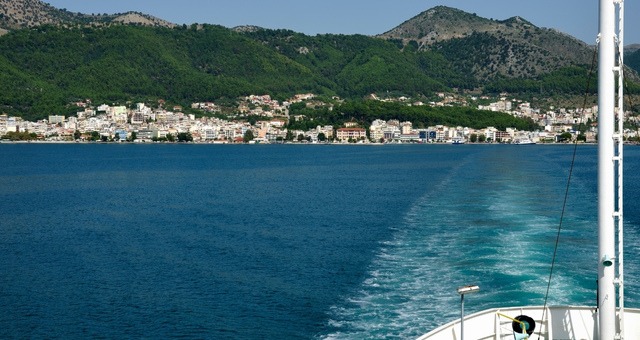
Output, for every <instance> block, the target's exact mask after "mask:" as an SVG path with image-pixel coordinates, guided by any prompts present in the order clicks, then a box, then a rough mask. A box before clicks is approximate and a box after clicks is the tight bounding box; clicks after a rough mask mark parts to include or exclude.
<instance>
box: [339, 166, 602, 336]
mask: <svg viewBox="0 0 640 340" xmlns="http://www.w3.org/2000/svg"><path fill="white" fill-rule="evenodd" d="M486 166H487V164H484V163H483V162H482V160H478V159H473V157H471V159H467V160H466V162H464V165H462V164H461V166H460V167H459V168H458V169H457V171H455V172H453V173H451V174H450V176H449V177H448V178H447V179H446V180H445V181H443V182H441V183H439V184H438V185H437V186H435V187H433V188H431V190H430V191H429V192H428V193H427V194H426V195H425V196H423V197H422V198H421V199H420V200H419V201H418V202H416V203H415V204H414V205H413V207H412V209H411V210H410V211H409V212H408V213H407V214H406V216H404V220H403V222H402V224H401V225H399V226H398V227H397V228H396V229H397V230H396V232H395V235H394V238H393V240H390V241H387V242H384V243H383V244H381V248H380V250H379V253H378V255H377V256H376V258H375V260H374V261H373V263H372V264H371V267H370V268H371V269H370V271H369V275H368V278H367V279H366V280H364V282H363V283H362V285H361V287H360V290H359V291H358V292H357V293H354V294H353V296H351V297H349V298H347V299H346V301H345V302H344V303H343V304H341V305H337V306H334V307H333V308H332V310H331V312H330V321H329V327H330V328H332V329H333V330H334V331H333V332H332V333H331V334H329V335H326V338H329V339H331V338H367V339H371V338H379V339H385V338H390V337H391V338H396V337H397V338H413V337H417V336H419V335H420V334H423V333H425V332H427V331H429V330H431V329H433V328H435V327H436V326H437V325H439V324H443V323H445V322H447V321H450V320H452V319H455V318H457V317H458V316H459V301H460V300H459V299H460V298H459V296H458V295H457V293H456V288H457V287H459V286H463V285H466V284H477V285H479V286H480V287H481V292H480V293H479V294H475V295H474V296H472V297H470V298H469V300H468V302H467V304H466V309H467V310H468V311H469V312H473V311H477V310H482V309H486V308H492V307H498V306H513V305H542V304H543V303H544V295H545V292H546V289H547V279H548V276H549V268H550V263H551V257H552V253H553V246H554V241H555V235H556V232H557V224H558V220H559V213H560V210H561V207H560V204H561V203H562V192H563V188H562V184H560V185H558V186H555V187H552V188H551V189H548V188H542V187H541V185H540V183H544V180H547V181H549V180H554V181H555V182H558V183H562V174H556V172H554V171H553V170H555V169H549V168H548V167H546V168H545V167H540V168H537V169H526V168H518V169H510V170H509V169H504V170H502V171H499V172H488V173H487V172H483V171H482V169H483V168H484V167H486ZM554 176H555V177H554ZM470 183H471V185H469V184H470ZM566 223H567V224H570V226H568V227H566V229H567V231H566V233H567V234H568V235H569V236H570V237H573V238H574V239H573V240H569V243H573V244H574V247H575V248H570V249H571V251H566V250H565V251H564V253H566V254H565V255H566V257H568V262H567V261H565V262H562V261H560V262H559V263H557V267H556V269H555V273H554V279H553V281H552V286H551V290H550V299H549V301H548V302H549V303H550V304H570V303H573V304H584V303H588V302H589V299H590V297H589V294H591V293H590V292H591V290H592V288H593V287H591V286H590V284H591V282H592V281H594V280H595V278H590V277H583V276H584V274H580V275H577V274H576V273H577V272H578V271H577V270H582V269H583V268H579V267H580V266H581V265H577V266H576V263H581V261H582V262H584V259H581V258H579V257H581V256H587V257H588V256H593V255H592V254H589V253H590V252H592V251H593V249H594V248H585V247H584V246H582V245H583V244H584V243H585V239H586V238H590V237H595V236H594V235H595V234H594V233H590V232H588V233H586V234H585V233H584V230H587V229H588V228H590V226H589V225H588V223H587V222H586V220H582V221H581V220H579V219H572V217H571V216H568V217H567V222H566ZM578 231H579V232H578ZM572 257H574V258H575V259H576V261H575V262H573V261H572V260H571V259H572ZM574 266H575V267H576V268H574ZM581 275H582V276H581ZM592 279H593V280H592Z"/></svg>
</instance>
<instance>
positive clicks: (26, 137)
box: [2, 131, 38, 141]
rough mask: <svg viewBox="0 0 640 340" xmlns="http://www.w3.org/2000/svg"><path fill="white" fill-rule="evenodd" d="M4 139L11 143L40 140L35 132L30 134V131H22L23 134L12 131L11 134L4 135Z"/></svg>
mask: <svg viewBox="0 0 640 340" xmlns="http://www.w3.org/2000/svg"><path fill="white" fill-rule="evenodd" d="M2 139H8V140H11V141H30V140H36V139H38V135H36V134H35V133H33V132H31V133H30V132H28V131H22V132H16V131H10V132H7V133H6V134H5V135H3V136H2Z"/></svg>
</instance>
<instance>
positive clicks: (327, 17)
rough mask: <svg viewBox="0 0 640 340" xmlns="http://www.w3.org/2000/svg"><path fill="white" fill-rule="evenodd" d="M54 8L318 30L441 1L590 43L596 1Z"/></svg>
mask: <svg viewBox="0 0 640 340" xmlns="http://www.w3.org/2000/svg"><path fill="white" fill-rule="evenodd" d="M45 2H48V3H50V4H51V5H53V6H55V7H57V8H66V9H67V10H69V11H72V12H82V13H86V14H92V13H95V14H98V13H108V14H114V13H122V12H128V11H138V12H143V13H147V14H151V15H153V16H156V17H159V18H161V19H165V20H168V21H171V22H174V23H177V24H192V23H208V24H218V25H223V26H226V27H235V26H240V25H256V26H261V27H265V28H286V29H291V30H294V31H296V32H301V33H305V34H309V35H315V34H318V33H341V34H356V33H359V34H365V35H375V34H380V33H384V32H386V31H388V30H390V29H392V28H394V27H396V26H398V25H399V24H401V23H402V22H404V21H405V20H408V19H410V18H412V17H414V16H415V15H417V14H419V13H421V12H422V11H425V10H427V9H430V8H432V7H434V6H438V5H445V6H450V7H454V8H458V9H461V10H463V11H466V12H469V13H476V14H477V15H479V16H481V17H485V18H493V19H497V20H504V19H507V18H510V17H513V16H516V15H518V16H521V17H523V18H525V19H527V20H529V21H530V22H532V23H533V24H534V25H536V26H538V27H547V28H555V29H557V30H559V31H562V32H565V33H568V34H570V35H572V36H574V37H576V38H578V39H581V40H583V41H584V42H586V43H589V44H594V43H595V40H596V35H597V32H598V20H597V12H598V1H597V0H534V1H522V0H484V1H480V0H400V1H392V0H366V1H365V0H313V1H311V0H180V1H169V0H45ZM625 12H626V23H625V26H626V27H625V45H628V44H631V43H640V18H631V14H640V1H638V0H634V1H626V2H625Z"/></svg>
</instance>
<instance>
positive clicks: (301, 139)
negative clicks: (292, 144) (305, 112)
mask: <svg viewBox="0 0 640 340" xmlns="http://www.w3.org/2000/svg"><path fill="white" fill-rule="evenodd" d="M303 140H304V135H303V134H299V135H298V142H302V141H303Z"/></svg>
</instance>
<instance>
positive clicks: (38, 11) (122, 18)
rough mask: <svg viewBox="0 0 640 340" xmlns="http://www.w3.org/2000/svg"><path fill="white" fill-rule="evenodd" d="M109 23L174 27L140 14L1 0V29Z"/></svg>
mask: <svg viewBox="0 0 640 340" xmlns="http://www.w3.org/2000/svg"><path fill="white" fill-rule="evenodd" d="M109 23H123V24H138V25H144V26H163V27H174V26H175V24H172V23H170V22H168V21H165V20H162V19H158V18H156V17H153V16H150V15H147V14H143V13H138V12H127V13H121V14H112V15H108V14H99V15H93V14H91V15H89V14H82V13H73V12H69V11H67V10H65V9H57V8H55V7H53V6H51V5H49V4H47V3H45V2H43V1H40V0H0V30H2V32H0V34H1V33H6V32H8V31H10V30H15V29H23V28H30V27H37V26H41V25H65V26H73V25H92V24H93V25H105V24H109Z"/></svg>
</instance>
